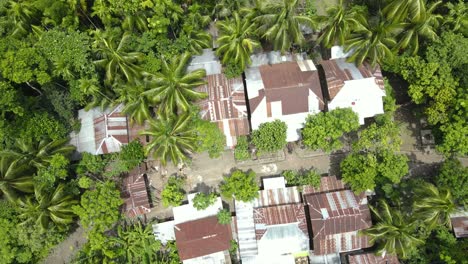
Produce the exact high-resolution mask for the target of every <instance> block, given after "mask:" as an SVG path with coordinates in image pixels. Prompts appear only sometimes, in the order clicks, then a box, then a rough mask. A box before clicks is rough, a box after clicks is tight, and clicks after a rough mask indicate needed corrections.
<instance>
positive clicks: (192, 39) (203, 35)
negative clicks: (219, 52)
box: [184, 29, 211, 54]
mask: <svg viewBox="0 0 468 264" xmlns="http://www.w3.org/2000/svg"><path fill="white" fill-rule="evenodd" d="M184 35H185V36H186V37H187V42H188V48H189V51H190V52H191V53H193V54H201V53H202V51H203V49H206V48H210V47H211V35H210V33H208V32H206V31H204V30H193V29H190V30H184Z"/></svg>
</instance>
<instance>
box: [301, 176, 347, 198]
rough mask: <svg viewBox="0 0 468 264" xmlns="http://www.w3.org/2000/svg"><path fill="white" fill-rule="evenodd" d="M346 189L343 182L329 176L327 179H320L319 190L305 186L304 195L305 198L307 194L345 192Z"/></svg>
mask: <svg viewBox="0 0 468 264" xmlns="http://www.w3.org/2000/svg"><path fill="white" fill-rule="evenodd" d="M344 189H345V185H344V183H343V181H341V180H339V179H338V178H337V177H336V176H327V177H321V178H320V187H319V188H314V187H312V186H310V185H307V186H303V188H302V194H303V195H304V196H305V195H307V194H313V193H321V192H328V191H336V190H344Z"/></svg>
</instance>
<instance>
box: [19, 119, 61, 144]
mask: <svg viewBox="0 0 468 264" xmlns="http://www.w3.org/2000/svg"><path fill="white" fill-rule="evenodd" d="M15 125H16V126H17V127H22V128H24V129H21V130H20V131H19V138H21V139H24V140H28V141H29V140H31V139H35V140H39V139H42V138H46V139H53V140H59V139H63V138H65V137H66V136H67V134H68V132H69V131H68V129H67V128H66V127H65V126H64V125H63V124H62V123H60V122H59V121H57V119H56V118H55V117H54V116H52V115H50V114H48V113H46V112H42V113H34V114H32V115H30V116H24V117H23V118H20V119H17V122H16V124H15ZM17 138H18V137H17Z"/></svg>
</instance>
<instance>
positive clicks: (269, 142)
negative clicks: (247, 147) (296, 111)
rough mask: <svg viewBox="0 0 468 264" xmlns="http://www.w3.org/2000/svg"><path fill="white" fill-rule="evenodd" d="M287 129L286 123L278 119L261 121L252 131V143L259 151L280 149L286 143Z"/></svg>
mask: <svg viewBox="0 0 468 264" xmlns="http://www.w3.org/2000/svg"><path fill="white" fill-rule="evenodd" d="M287 129H288V126H287V125H286V123H285V122H283V121H280V120H275V121H273V122H266V123H262V124H260V126H259V127H258V129H256V130H254V131H252V143H253V144H254V145H255V147H256V148H257V149H258V151H259V152H260V153H262V152H273V151H278V150H281V149H283V148H284V147H285V146H286V143H287V142H286V131H287Z"/></svg>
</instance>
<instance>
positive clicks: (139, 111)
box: [114, 81, 151, 125]
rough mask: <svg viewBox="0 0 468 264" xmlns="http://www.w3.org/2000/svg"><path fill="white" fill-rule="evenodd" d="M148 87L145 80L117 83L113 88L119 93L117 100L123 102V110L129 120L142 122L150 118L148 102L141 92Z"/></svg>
mask: <svg viewBox="0 0 468 264" xmlns="http://www.w3.org/2000/svg"><path fill="white" fill-rule="evenodd" d="M147 89H148V86H147V83H146V82H140V81H135V82H134V83H117V84H116V85H115V88H114V90H115V91H116V92H117V93H118V94H119V99H118V100H117V101H118V102H121V103H123V104H124V108H123V112H124V113H125V114H127V115H128V116H129V117H130V122H131V123H133V122H134V121H135V122H136V123H137V124H140V125H141V124H143V123H144V122H145V120H148V119H150V118H151V111H150V107H151V106H150V102H149V100H148V98H147V97H146V96H142V94H143V92H145V91H146V90H147Z"/></svg>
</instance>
